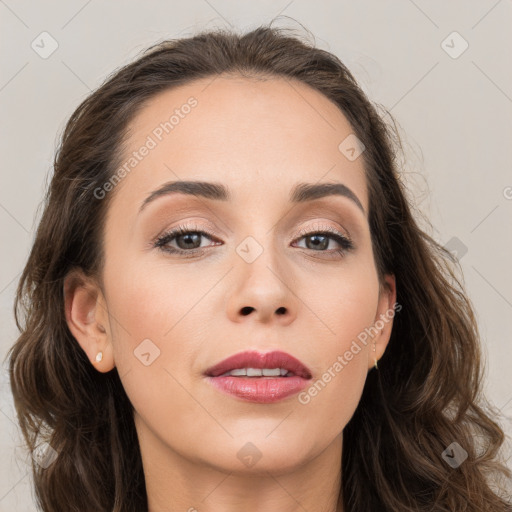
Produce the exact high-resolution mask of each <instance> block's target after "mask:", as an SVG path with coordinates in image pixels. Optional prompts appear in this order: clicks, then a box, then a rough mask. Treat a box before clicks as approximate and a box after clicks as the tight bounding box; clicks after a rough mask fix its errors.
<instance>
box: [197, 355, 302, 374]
mask: <svg viewBox="0 0 512 512" xmlns="http://www.w3.org/2000/svg"><path fill="white" fill-rule="evenodd" d="M237 368H284V369H286V370H288V371H289V372H292V373H294V374H295V375H297V376H299V377H302V378H304V379H310V378H311V372H310V371H309V369H308V368H307V367H306V365H304V364H303V363H301V362H300V361H299V360H298V359H296V358H295V357H293V356H291V355H290V354H287V353H286V352H281V351H279V350H276V351H273V352H267V353H262V352H257V351H246V352H239V353H238V354H234V355H232V356H231V357H228V358H227V359H224V360H223V361H221V362H220V363H217V364H216V365H215V366H212V367H210V368H208V369H207V370H206V371H205V374H206V375H209V376H210V377H218V376H219V375H222V374H223V373H226V372H229V371H231V370H235V369H237Z"/></svg>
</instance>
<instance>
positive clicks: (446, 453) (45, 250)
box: [10, 27, 511, 512]
mask: <svg viewBox="0 0 512 512" xmlns="http://www.w3.org/2000/svg"><path fill="white" fill-rule="evenodd" d="M397 151H398V143H397V141H396V140H395V138H394V137H393V132H392V130H391V128H389V127H388V126H387V125H386V124H385V123H384V122H383V120H382V118H381V117H380V116H379V114H378V113H377V110H376V108H375V106H374V105H373V104H372V103H371V102H370V101H369V100H368V99H367V98H366V96H365V95H364V93H363V92H362V91H361V89H360V88H359V87H358V85H357V83H356V82H355V80H354V78H353V76H352V75H351V74H350V72H349V71H348V70H347V69H346V68H345V66H344V65H343V64H342V63H341V62H340V61H339V59H338V58H336V57H335V56H333V55H331V54H329V53H327V52H325V51H322V50H320V49H316V48H314V47H313V46H311V45H309V44H307V43H305V42H303V41H301V40H300V39H298V38H296V37H294V36H291V35H289V34H286V33H285V31H284V30H278V29H274V28H268V27H261V28H258V29H257V30H254V31H252V32H250V33H247V34H245V35H238V34H234V33H228V32H223V31H217V32H205V33H201V34H198V35H196V36H195V37H191V38H187V39H181V40H173V41H165V42H163V43H161V44H158V45H156V46H154V47H152V48H150V49H149V50H148V51H146V53H145V54H144V55H143V56H142V57H140V58H139V59H138V60H136V61H135V62H133V63H131V64H129V65H127V66H125V67H124V68H122V69H121V70H118V71H117V72H116V73H115V74H113V75H112V76H110V77H109V78H108V80H107V81H106V82H105V83H104V84H103V85H102V86H101V87H100V88H99V89H98V90H96V91H95V92H94V93H92V94H91V95H90V96H89V97H88V98H87V99H86V100H85V101H84V102H83V103H82V104H81V105H80V106H79V107H78V108H77V110H76V111H75V112H74V113H73V115H72V116H71V119H70V120H69V122H68V124H67V126H66V129H65V131H64V134H63V137H62V142H61V146H60V148H59V151H58V154H57V156H56V159H55V166H54V176H53V179H52V182H51V185H50V189H49V192H48V196H47V200H46V206H45V210H44V214H43V217H42V219H41V222H40V225H39V229H38V231H37V236H36V239H35V242H34V246H33V249H32V251H31V254H30V257H29V260H28V262H27V265H26V267H25V270H24V272H23V275H22V278H21V281H20V283H19V288H18V293H17V298H16V299H17V300H16V309H17V323H18V326H19V328H20V330H21V335H20V337H19V339H18V340H17V342H16V344H15V345H14V347H13V348H12V350H11V358H10V370H11V386H12V391H13V395H14V400H15V405H16V409H17V412H18V418H19V422H20V425H21V428H22V431H23V433H24V436H25V438H26V440H27V443H28V446H29V447H30V449H31V450H35V451H36V453H37V456H35V457H34V460H35V462H34V468H33V469H34V482H35V489H36V495H37V499H38V501H39V504H40V506H41V507H42V509H43V510H45V511H56V510H59V511H60V510H72V511H81V512H83V511H86V510H87V511H88V510H91V511H92V510H105V511H116V512H121V511H122V512H125V511H134V512H135V511H136V512H140V511H144V510H149V511H150V512H157V511H171V510H172V511H174V510H189V511H193V510H198V511H219V510H222V511H229V510H242V509H243V510H246V511H252V510H265V511H274V510H280V511H283V510H286V511H295V510H309V511H336V512H340V511H343V512H349V511H354V512H355V511H357V512H362V511H401V512H402V511H420V510H422V511H427V510H428V511H462V510H465V511H475V512H476V511H479V512H480V511H494V512H495V511H505V510H511V508H510V504H509V503H508V502H507V501H506V499H505V497H503V496H502V494H503V493H502V491H500V490H499V485H500V484H499V482H500V477H505V478H508V479H510V477H511V473H510V471H509V470H508V469H507V468H506V467H505V466H504V465H503V464H502V463H501V462H500V459H499V456H498V455H499V449H500V446H501V445H502V443H503V441H504V433H503V431H502V430H501V428H500V427H499V425H498V423H497V422H496V421H495V419H493V416H495V415H496V414H497V413H496V411H492V410H491V411H490V412H489V410H488V409H487V408H488V407H489V406H488V405H487V404H486V403H485V402H484V403H481V402H479V400H480V397H479V391H480V387H481V375H482V374H481V371H482V370H481V361H480V346H479V337H478V331H477V325H476V322H475V317H474V314H473V311H472V308H471V305H470V302H469V300H468V298H467V297H466V295H465V292H464V290H463V288H462V286H461V285H460V283H459V281H458V280H457V278H456V277H455V275H454V271H453V269H452V266H451V264H452V263H454V259H453V257H452V256H451V255H450V253H449V252H448V251H446V250H445V249H444V248H443V247H441V246H439V245H438V244H437V243H436V242H435V241H434V240H433V239H432V238H430V237H429V236H428V235H427V234H425V233H424V232H423V231H422V230H420V228H419V227H418V225H417V223H416V221H415V220H414V218H413V216H412V214H411V206H410V205H409V203H408V201H407V199H406V194H405V192H404V188H403V186H402V184H401V182H400V176H399V174H398V169H397V166H396V154H397ZM22 309H23V313H24V318H23V320H22V319H21V318H20V317H21V313H22V311H21V310H22Z"/></svg>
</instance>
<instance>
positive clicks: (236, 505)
mask: <svg viewBox="0 0 512 512" xmlns="http://www.w3.org/2000/svg"><path fill="white" fill-rule="evenodd" d="M191 96H194V97H195V98H196V99H197V101H198V105H197V106H196V107H195V108H194V109H192V110H191V112H190V114H188V115H187V116H185V117H184V118H183V119H180V122H179V124H178V125H177V126H175V128H174V129H173V131H172V132H170V133H169V134H167V135H166V136H165V137H164V138H163V139H162V141H161V142H159V143H158V145H157V147H156V148H154V149H152V150H151V151H150V152H149V154H148V155H147V156H146V157H145V158H144V159H143V160H142V161H141V162H140V163H139V164H138V165H137V166H136V167H135V168H134V169H133V170H132V171H131V172H130V173H129V174H127V176H126V177H124V178H123V180H122V181H121V183H120V184H118V185H117V186H116V188H115V189H114V191H113V192H109V193H111V194H114V195H113V197H112V202H111V203H110V206H109V211H108V216H107V219H106V224H105V231H104V233H105V235H104V245H105V254H106V259H105V266H104V271H103V275H102V279H103V283H102V286H100V285H98V284H97V283H96V282H94V281H93V280H90V279H86V278H84V277H83V276H80V275H79V274H74V275H70V276H69V278H68V279H67V280H66V290H65V291H66V318H67V322H68V325H69V328H70V330H71V332H72V334H73V335H74V337H75V338H76V340H77V341H78V343H79V344H80V345H81V347H82V348H83V350H84V351H85V352H86V354H87V355H88V357H89V358H90V360H91V364H93V365H94V366H95V367H96V368H97V370H98V371H100V372H107V371H110V370H112V369H113V368H114V367H117V371H118V372H119V375H120V377H121V380H122V382H123V386H124V387H125V389H126V392H127V395H128V397H129V398H130V400H131V402H132V403H133V405H134V408H135V415H134V420H135V425H136V428H137V433H138V436H139V442H140V446H141V454H142V459H143V465H144V473H145V478H146V487H147V492H148V502H149V510H150V512H164V511H166V512H167V511H178V510H179V511H187V510H188V511H193V510H198V511H201V512H202V511H205V512H213V511H216V512H219V511H223V512H229V511H235V510H236V511H239V510H245V511H249V512H253V511H266V512H273V511H279V512H292V511H299V510H301V511H303V510H317V511H325V512H331V511H332V512H334V511H338V512H339V511H340V510H342V509H341V508H340V507H339V508H337V505H336V503H337V497H338V493H339V489H340V485H341V479H342V475H341V452H342V435H343V429H344V427H345V425H346V424H347V423H348V421H349V420H350V418H351V417H352V415H353V413H354V411H355V409H356V407H357V405H358V402H359V400H360V398H361V394H362V390H363V386H364V383H365V379H366V377H367V374H368V371H370V370H372V368H373V365H374V358H377V359H380V358H381V357H382V355H383V353H384V351H385V349H386V345H387V343H388V341H389V337H390V333H391V329H392V320H389V321H387V322H385V325H384V327H383V329H382V332H380V333H379V334H378V335H376V336H374V337H373V338H371V339H370V341H369V342H368V343H367V345H363V344H361V347H362V349H361V350H360V351H359V352H358V353H357V355H354V356H353V358H352V360H351V361H350V362H349V363H348V364H347V365H346V366H345V367H344V368H343V370H342V371H341V372H338V373H336V376H335V377H333V378H332V379H331V381H330V382H329V383H328V384H327V385H326V386H325V387H324V388H323V389H322V390H321V391H320V392H319V393H318V394H317V396H315V397H314V398H312V399H311V401H310V402H309V403H307V404H302V403H300V402H299V400H298V396H297V395H293V396H291V397H288V398H286V399H284V400H281V401H279V402H276V403H273V404H256V403H250V402H244V401H242V400H240V399H238V398H235V397H232V396H229V395H226V394H224V393H221V392H219V391H218V390H216V389H215V388H213V387H212V386H211V385H210V384H209V383H208V382H207V381H206V379H205V377H204V375H203V372H204V371H205V370H206V369H207V368H208V367H210V366H212V365H214V364H216V363H217V362H219V361H221V360H223V359H225V358H226V357H228V356H230V355H232V354H235V353H237V352H240V351H243V350H246V349H254V350H259V351H262V352H267V351H271V350H274V349H277V350H283V351H285V352H288V353H290V354H292V355H293V356H294V357H296V358H298V359H299V360H300V361H302V362H303V363H305V364H306V365H307V366H308V367H309V369H310V370H311V372H312V375H313V379H312V381H315V380H316V379H319V378H321V377H322V374H324V372H325V371H327V369H328V368H329V367H332V366H333V364H334V363H335V362H336V360H337V357H338V355H343V354H344V353H345V352H346V351H347V350H348V349H349V348H350V346H351V344H352V342H353V341H354V340H355V339H356V338H357V336H358V335H359V334H360V333H361V332H363V331H364V329H365V328H368V327H370V326H372V325H373V324H374V323H375V322H376V321H377V320H379V318H382V316H381V315H383V314H385V313H386V311H389V310H390V309H391V310H392V307H393V304H394V303H395V300H396V288H395V278H394V276H392V275H389V276H386V280H385V281H386V285H387V286H385V287H383V288H382V289H381V290H380V289H379V281H378V276H377V270H376V266H375V261H374V259H373V253H372V243H371V238H370V230H369V225H368V217H367V215H368V213H367V212H368V195H367V189H366V180H365V175H364V169H363V159H362V158H357V159H356V160H354V161H350V160H348V159H347V158H346V157H345V156H344V155H343V154H342V153H341V152H340V150H339V149H338V145H339V144H340V142H341V141H342V140H343V139H345V137H347V136H348V135H349V134H351V133H352V132H353V130H352V128H351V126H350V124H349V123H348V121H347V119H346V118H345V117H344V115H343V114H342V113H341V112H340V111H339V109H338V108H337V107H336V106H335V105H334V104H333V103H331V102H330V101H329V100H328V99H327V98H326V97H324V96H323V95H321V94H320V93H318V92H317V91H315V90H313V89H311V88H309V87H308V86H306V85H304V84H301V83H293V87H292V84H290V83H289V82H287V81H285V80H283V79H280V78H273V79H270V80H255V79H249V78H243V77H227V76H226V77H224V76H223V77H218V78H216V79H215V80H213V81H212V78H209V79H201V80H199V81H195V82H193V83H192V84H187V85H184V86H180V87H179V88H177V89H173V90H170V91H165V92H163V93H160V94H159V95H158V96H156V97H154V98H153V99H152V100H151V101H150V102H149V103H148V104H147V105H146V106H145V108H144V109H143V110H142V111H141V112H140V113H139V114H138V115H137V117H136V118H135V119H134V121H133V122H132V124H131V131H130V138H129V140H128V144H127V146H126V153H127V155H128V154H129V153H130V152H131V151H134V150H137V149H138V148H140V146H141V145H143V144H144V141H145V140H146V138H147V136H148V135H149V134H151V133H152V131H153V130H154V129H155V127H156V126H158V125H159V123H160V122H162V121H164V120H166V119H168V118H169V112H172V111H173V110H174V109H175V108H179V107H180V106H181V105H183V104H184V103H186V101H187V99H188V98H189V97H191ZM176 180H204V181H211V182H217V183H222V184H224V185H226V186H228V187H229V189H230V191H231V194H232V200H231V201H230V202H223V201H215V200H211V199H205V198H195V197H192V196H188V195H184V194H174V195H168V196H163V197H160V198H158V199H156V200H155V201H153V202H151V203H149V204H148V205H146V207H145V208H144V209H143V211H142V213H140V214H139V213H138V210H139V207H140V205H141V204H142V202H143V201H144V199H145V198H146V197H147V196H148V195H149V194H150V193H151V192H152V191H153V190H155V189H157V188H158V187H159V186H161V185H162V184H163V183H165V182H168V181H176ZM297 182H307V183H318V182H321V183H335V182H336V183H343V184H345V185H346V186H347V187H349V188H350V189H351V190H352V191H353V192H354V193H355V195H356V196H357V197H358V198H359V201H360V202H361V204H362V206H363V208H364V212H362V211H361V210H360V209H359V208H358V207H357V205H356V204H355V203H354V202H352V201H351V200H350V199H348V198H345V197H338V196H328V197H325V198H321V199H317V200H314V201H310V202H307V203H304V204H296V205H292V204H291V203H289V200H288V195H289V192H290V190H291V189H292V188H293V186H294V185H295V184H296V183H297ZM184 223H185V224H187V225H189V224H192V227H191V230H192V231H193V230H194V229H195V228H199V229H208V230H211V231H212V233H213V234H214V235H215V239H216V240H214V239H210V238H208V237H203V238H201V239H200V240H201V242H200V244H201V246H202V247H203V248H205V249H204V252H203V253H202V254H199V255H196V256H194V257H192V258H186V257H184V256H179V255H175V254H168V253H166V252H164V251H162V250H161V249H159V248H154V247H152V246H151V241H152V240H153V239H154V238H155V237H157V236H158V235H160V234H162V233H163V232H165V231H166V230H169V229H170V228H173V227H176V226H177V225H178V224H184ZM319 227H320V228H325V227H332V228H334V229H336V230H338V231H340V232H341V233H342V234H345V235H349V236H350V237H351V239H352V240H353V242H354V245H355V248H354V249H353V250H351V251H347V252H346V253H345V254H344V255H340V254H336V253H335V249H338V248H340V246H339V244H338V243H337V242H336V241H335V240H334V239H328V240H330V241H329V242H328V243H329V245H328V246H327V247H324V248H320V249H318V248H315V246H314V245H313V244H310V245H306V242H307V241H308V240H311V237H309V239H308V237H304V235H302V236H301V235H300V230H301V229H302V228H304V229H307V231H308V232H314V231H315V230H316V231H319V229H318V228H319ZM320 230H321V229H320ZM247 236H252V237H253V238H254V239H255V240H256V241H257V242H258V244H260V246H261V247H262V248H263V252H262V253H261V254H260V255H259V257H257V258H256V259H255V261H253V262H252V263H247V261H245V260H244V259H242V258H241V257H240V256H239V254H238V253H237V252H236V248H237V246H239V244H241V242H242V241H243V240H244V239H245V238H246V237H247ZM189 242H190V241H189ZM178 243H179V241H178V240H177V239H174V241H173V242H170V244H171V245H172V246H173V247H175V248H176V247H181V248H182V249H183V247H185V249H183V250H190V249H186V244H184V242H183V239H181V245H178ZM198 244H199V242H198ZM329 254H330V256H329ZM247 306H250V307H252V308H253V309H252V311H251V312H250V314H245V315H244V314H243V311H242V308H244V307H247ZM279 308H284V311H285V313H284V314H279V313H280V311H277V310H278V309H279ZM281 311H282V309H281ZM145 339H150V340H151V343H152V344H154V345H149V346H150V347H153V348H150V349H149V350H150V352H151V353H152V354H153V355H154V354H155V350H156V349H155V348H154V347H158V349H159V350H160V354H159V356H158V357H156V359H154V360H153V361H152V362H151V364H149V365H147V366H146V365H144V364H142V363H141V361H140V360H139V359H138V358H137V357H135V356H134V350H136V348H137V347H138V346H139V344H140V343H141V342H142V341H143V340H145ZM374 348H375V351H373V349H374ZM100 350H101V351H103V360H102V361H101V362H99V363H97V362H95V356H96V354H97V352H98V351H100ZM151 357H153V356H151ZM372 371H376V370H372ZM249 442H250V443H252V444H253V445H254V446H255V447H256V448H257V450H258V452H259V454H260V455H261V457H260V459H259V460H258V461H257V463H256V464H254V465H252V466H251V467H249V466H248V465H246V464H244V463H242V461H241V460H240V458H239V457H237V453H239V451H240V450H241V449H242V448H243V447H244V446H245V450H248V448H247V443H249ZM242 453H244V452H242ZM337 468H338V469H337Z"/></svg>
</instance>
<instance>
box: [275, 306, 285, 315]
mask: <svg viewBox="0 0 512 512" xmlns="http://www.w3.org/2000/svg"><path fill="white" fill-rule="evenodd" d="M276 313H277V314H278V315H284V314H285V313H286V308H284V307H280V308H278V309H277V310H276Z"/></svg>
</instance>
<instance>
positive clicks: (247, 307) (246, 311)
mask: <svg viewBox="0 0 512 512" xmlns="http://www.w3.org/2000/svg"><path fill="white" fill-rule="evenodd" d="M253 309H254V308H253V307H251V306H245V307H243V308H242V315H248V314H249V313H250V312H251V311H252V310H253Z"/></svg>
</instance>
